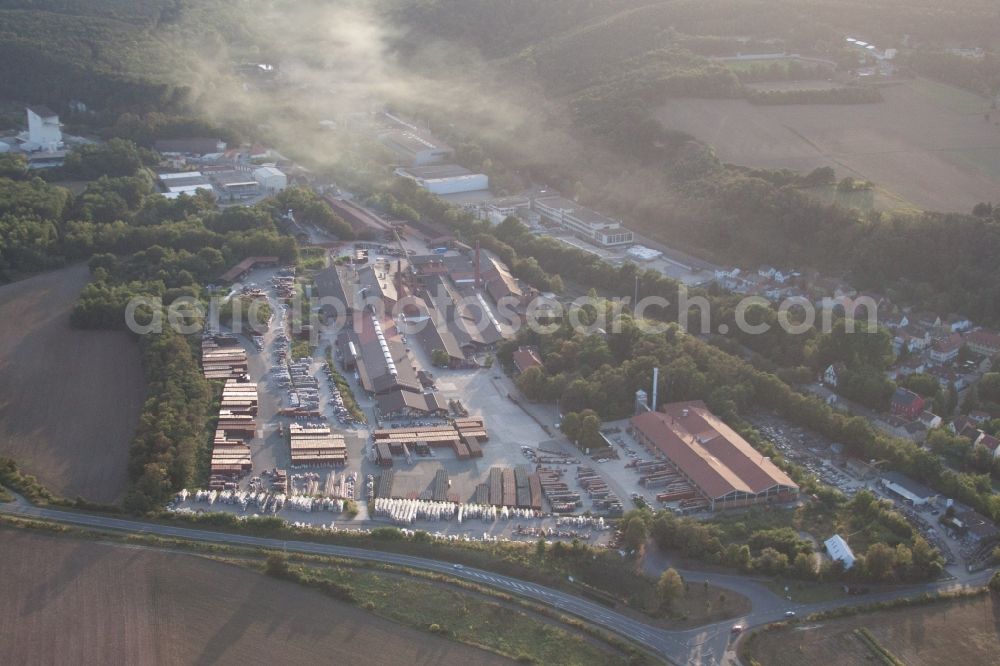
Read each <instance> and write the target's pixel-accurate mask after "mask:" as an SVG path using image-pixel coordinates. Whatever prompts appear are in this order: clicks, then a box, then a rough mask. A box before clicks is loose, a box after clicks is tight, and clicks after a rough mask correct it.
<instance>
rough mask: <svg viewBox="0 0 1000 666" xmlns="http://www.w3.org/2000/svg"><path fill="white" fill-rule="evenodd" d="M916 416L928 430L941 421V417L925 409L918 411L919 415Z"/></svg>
mask: <svg viewBox="0 0 1000 666" xmlns="http://www.w3.org/2000/svg"><path fill="white" fill-rule="evenodd" d="M917 418H918V419H919V421H920V423H921V424H922V425H923V426H924V427H925V428H927V429H928V430H933V429H934V428H937V427H938V426H940V425H941V423H942V419H941V417H940V416H938V415H937V414H935V413H934V412H929V411H927V410H924V411H922V412H920V416H919V417H917Z"/></svg>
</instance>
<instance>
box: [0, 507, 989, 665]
mask: <svg viewBox="0 0 1000 666" xmlns="http://www.w3.org/2000/svg"><path fill="white" fill-rule="evenodd" d="M0 513H7V514H12V515H18V516H24V517H30V518H41V519H46V520H54V521H58V522H62V523H69V524H73V525H79V526H82V527H89V528H94V529H99V530H115V531H122V532H130V533H136V534H151V535H155V536H163V537H175V538H181V539H190V540H193V541H204V542H210V543H219V544H229V545H237V546H250V547H259V548H269V549H276V550H286V551H292V552H297V553H308V554H314V555H326V556H333V557H343V558H349V559H355V560H364V561H369V562H379V563H383V564H392V565H397V566H404V567H412V568H415V569H421V570H425V571H432V572H437V573H446V574H448V575H449V576H452V577H455V578H462V579H464V580H468V581H470V582H474V583H478V584H481V585H488V586H490V587H493V588H496V589H499V590H502V591H504V592H507V593H510V594H513V595H518V596H521V597H526V598H529V599H532V600H534V601H537V602H540V603H542V604H545V605H547V606H551V607H553V608H556V609H558V610H560V611H563V612H565V613H567V614H571V615H576V616H578V617H581V618H583V619H585V620H587V621H589V622H592V623H594V624H596V625H599V626H602V627H605V628H606V629H608V630H610V631H612V632H615V633H617V634H620V635H621V636H624V637H626V638H628V639H630V640H632V641H634V642H635V643H638V644H640V645H642V646H644V647H646V648H647V649H649V650H651V651H652V652H654V653H655V654H658V655H660V656H662V657H663V658H664V659H666V660H668V661H670V662H672V663H675V664H715V663H721V662H722V661H723V660H724V658H726V650H727V648H728V647H729V638H730V628H731V627H732V625H733V623H734V622H737V621H739V622H742V623H743V624H744V625H746V626H748V627H749V626H757V625H761V624H766V623H768V622H774V621H776V620H780V619H781V618H782V616H783V613H784V611H785V610H787V609H788V606H785V605H783V604H781V603H780V601H779V602H775V601H774V600H777V599H778V598H777V597H775V596H774V595H771V601H770V602H763V597H762V596H761V593H760V589H759V588H758V589H757V590H751V589H750V588H749V587H748V585H754V586H759V584H758V583H753V582H751V581H747V580H746V579H743V578H741V577H739V576H729V575H716V574H705V573H704V572H702V573H695V572H682V575H685V576H688V577H689V578H688V579H689V580H691V581H692V582H700V581H701V580H702V579H706V578H707V579H709V580H711V581H712V582H715V583H717V584H721V585H724V586H730V587H733V588H736V589H738V590H739V591H741V592H751V593H753V592H756V593H753V594H752V595H751V598H752V599H757V601H755V603H754V610H753V611H752V612H751V614H750V615H748V616H746V617H744V618H741V619H739V620H727V621H725V622H717V623H715V624H711V625H707V626H704V627H699V628H697V629H690V630H687V631H668V630H665V629H661V628H659V627H653V626H651V625H649V624H646V623H645V622H642V621H639V620H636V619H634V618H632V617H629V616H627V615H623V614H621V613H618V612H616V611H613V610H611V609H609V608H606V607H604V606H602V605H600V604H597V603H594V602H591V601H588V600H586V599H583V598H580V597H577V596H574V595H571V594H567V593H565V592H560V591H558V590H555V589H552V588H549V587H545V586H543V585H538V584H536V583H531V582H528V581H524V580H520V579H517V578H512V577H510V576H503V575H501V574H497V573H493V572H491V571H485V570H482V569H474V568H471V567H460V566H457V565H454V564H451V563H448V562H440V561H438V560H432V559H428V558H423V557H414V556H410V555H402V554H398V553H388V552H383V551H376V550H365V549H361V548H352V547H349V546H336V545H330V544H318V543H310V542H305V541H285V540H281V539H269V538H265V537H257V536H250V535H245V534H233V533H229V532H214V531H210V530H202V529H192V528H186V527H177V526H174V525H161V524H157V523H147V522H142V521H137V520H126V519H121V518H112V517H108V516H101V515H91V514H85V513H75V512H72V511H63V510H59V509H50V508H45V507H36V506H32V505H30V504H27V503H26V502H12V503H0ZM991 574H992V572H991V571H984V572H981V573H979V574H976V575H973V576H969V577H968V578H966V579H965V580H963V581H962V583H956V582H949V583H929V584H926V585H919V586H912V587H907V588H897V589H893V590H890V591H886V592H883V593H878V594H870V595H865V596H864V597H860V598H857V599H837V600H835V601H830V602H825V603H818V604H808V605H806V604H800V605H793V606H791V608H792V609H793V610H795V611H796V612H798V613H799V614H800V615H805V614H808V613H812V612H815V611H818V610H825V609H829V608H833V607H837V606H847V605H854V604H859V603H872V602H875V601H884V600H888V599H894V598H899V597H905V596H914V595H917V594H920V593H923V592H933V591H938V590H942V589H947V588H953V587H959V586H961V585H963V584H964V585H982V584H983V583H984V582H985V581H986V580H987V579H988V578H989V576H990V575H991ZM760 587H761V588H762V587H763V586H760ZM765 589H766V588H765ZM758 602H760V603H758ZM730 658H731V657H730Z"/></svg>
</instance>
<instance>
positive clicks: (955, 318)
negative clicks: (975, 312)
mask: <svg viewBox="0 0 1000 666" xmlns="http://www.w3.org/2000/svg"><path fill="white" fill-rule="evenodd" d="M942 327H943V328H944V329H945V330H946V331H948V332H949V333H962V332H963V331H968V330H969V329H970V328H972V322H971V321H969V320H968V319H967V318H966V317H963V316H961V315H956V314H952V315H948V318H947V319H945V320H944V322H942Z"/></svg>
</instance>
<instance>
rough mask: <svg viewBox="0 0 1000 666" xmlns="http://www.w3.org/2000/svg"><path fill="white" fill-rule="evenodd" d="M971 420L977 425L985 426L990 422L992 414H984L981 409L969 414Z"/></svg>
mask: <svg viewBox="0 0 1000 666" xmlns="http://www.w3.org/2000/svg"><path fill="white" fill-rule="evenodd" d="M969 420H970V421H972V422H973V423H975V424H976V425H983V424H984V423H986V422H987V421H989V420H990V413H989V412H984V411H982V410H981V409H974V410H972V411H971V412H969Z"/></svg>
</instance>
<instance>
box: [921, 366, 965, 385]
mask: <svg viewBox="0 0 1000 666" xmlns="http://www.w3.org/2000/svg"><path fill="white" fill-rule="evenodd" d="M927 374H928V375H930V376H931V377H934V378H935V379H937V381H938V384H940V385H941V388H948V386H950V385H952V384H954V385H955V389H956V390H959V391H961V390H963V389H965V388H966V387H967V386H968V385H969V378H968V376H966V375H962V374H959V373H958V372H955V371H954V370H952V369H951V368H946V367H942V366H932V367H930V368H927Z"/></svg>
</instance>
